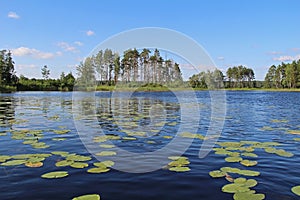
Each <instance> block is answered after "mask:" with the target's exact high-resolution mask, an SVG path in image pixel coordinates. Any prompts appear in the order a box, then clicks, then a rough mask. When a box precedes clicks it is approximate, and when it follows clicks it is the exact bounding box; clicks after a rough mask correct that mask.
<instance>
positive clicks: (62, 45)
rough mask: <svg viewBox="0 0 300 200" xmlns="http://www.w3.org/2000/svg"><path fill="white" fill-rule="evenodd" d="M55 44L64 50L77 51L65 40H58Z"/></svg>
mask: <svg viewBox="0 0 300 200" xmlns="http://www.w3.org/2000/svg"><path fill="white" fill-rule="evenodd" d="M57 46H59V47H60V48H62V49H63V50H64V51H68V52H77V49H76V47H74V46H72V45H70V44H68V43H67V42H59V43H57Z"/></svg>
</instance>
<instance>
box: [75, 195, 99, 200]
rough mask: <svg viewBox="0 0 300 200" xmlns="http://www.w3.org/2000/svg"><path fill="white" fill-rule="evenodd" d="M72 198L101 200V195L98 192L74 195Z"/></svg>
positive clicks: (76, 199)
mask: <svg viewBox="0 0 300 200" xmlns="http://www.w3.org/2000/svg"><path fill="white" fill-rule="evenodd" d="M72 200H100V196H99V195H98V194H86V195H82V196H78V197H74V198H73V199H72Z"/></svg>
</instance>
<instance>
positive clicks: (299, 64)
mask: <svg viewBox="0 0 300 200" xmlns="http://www.w3.org/2000/svg"><path fill="white" fill-rule="evenodd" d="M264 86H265V88H277V89H280V88H289V89H291V88H300V60H298V61H293V62H292V63H281V64H280V65H278V66H275V65H272V66H271V67H270V68H269V70H268V73H267V74H266V76H265V84H264Z"/></svg>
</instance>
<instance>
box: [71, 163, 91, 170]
mask: <svg viewBox="0 0 300 200" xmlns="http://www.w3.org/2000/svg"><path fill="white" fill-rule="evenodd" d="M70 166H71V167H73V168H77V169H82V168H85V167H88V166H89V164H87V163H83V162H74V163H72V164H71V165H70Z"/></svg>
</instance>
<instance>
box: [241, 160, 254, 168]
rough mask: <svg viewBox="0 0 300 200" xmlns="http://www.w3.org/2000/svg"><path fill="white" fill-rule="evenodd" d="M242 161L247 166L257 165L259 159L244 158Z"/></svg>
mask: <svg viewBox="0 0 300 200" xmlns="http://www.w3.org/2000/svg"><path fill="white" fill-rule="evenodd" d="M240 163H241V164H242V165H244V166H246V167H250V166H255V165H257V161H254V160H242V161H241V162H240Z"/></svg>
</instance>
